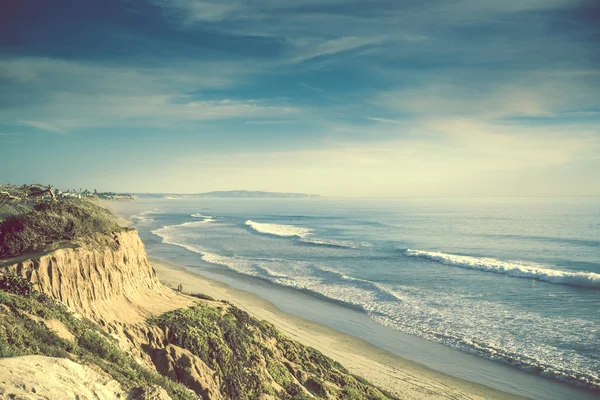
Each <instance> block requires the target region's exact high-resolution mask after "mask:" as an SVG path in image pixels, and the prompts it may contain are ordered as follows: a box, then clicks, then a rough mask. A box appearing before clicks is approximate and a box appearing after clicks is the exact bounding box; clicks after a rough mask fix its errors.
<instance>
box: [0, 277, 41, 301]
mask: <svg viewBox="0 0 600 400" xmlns="http://www.w3.org/2000/svg"><path fill="white" fill-rule="evenodd" d="M0 290H3V291H5V292H8V293H13V294H18V295H20V296H31V295H33V294H34V293H36V291H35V290H34V289H33V284H32V283H31V282H29V281H26V280H25V279H23V278H21V277H20V276H19V275H16V274H6V275H0Z"/></svg>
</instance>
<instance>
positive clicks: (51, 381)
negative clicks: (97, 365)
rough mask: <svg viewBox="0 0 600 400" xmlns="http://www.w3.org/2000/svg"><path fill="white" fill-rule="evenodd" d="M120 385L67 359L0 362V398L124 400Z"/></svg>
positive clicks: (35, 358)
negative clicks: (119, 399) (118, 399)
mask: <svg viewBox="0 0 600 400" xmlns="http://www.w3.org/2000/svg"><path fill="white" fill-rule="evenodd" d="M125 397H126V393H125V392H124V391H123V390H122V389H121V385H120V384H119V383H118V382H117V381H115V380H113V379H112V378H111V377H110V376H108V375H106V374H105V373H103V372H102V371H96V370H94V369H92V368H91V367H88V366H85V365H81V364H77V363H75V362H73V361H71V360H68V359H66V358H53V357H45V356H23V357H12V358H3V359H0V398H2V399H3V398H7V399H22V400H38V399H39V400H42V399H75V398H77V399H81V400H113V399H116V398H122V399H124V398H125Z"/></svg>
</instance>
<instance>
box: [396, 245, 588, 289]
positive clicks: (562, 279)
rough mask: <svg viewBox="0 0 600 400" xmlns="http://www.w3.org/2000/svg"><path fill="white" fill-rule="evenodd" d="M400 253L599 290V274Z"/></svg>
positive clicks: (437, 254) (418, 252)
mask: <svg viewBox="0 0 600 400" xmlns="http://www.w3.org/2000/svg"><path fill="white" fill-rule="evenodd" d="M404 255H406V256H409V257H420V258H426V259H429V260H432V261H437V262H439V263H441V264H444V265H449V266H452V267H460V268H467V269H473V270H479V271H485V272H494V273H496V274H503V275H508V276H514V277H518V278H529V279H537V280H540V281H544V282H549V283H554V284H562V285H571V286H582V287H588V288H594V289H600V274H596V273H593V272H574V271H561V270H557V269H550V268H547V267H545V266H543V265H541V264H537V263H533V262H527V261H502V260H497V259H495V258H489V257H470V256H460V255H455V254H447V253H441V252H435V251H433V252H432V251H421V250H412V249H407V250H406V251H405V252H404Z"/></svg>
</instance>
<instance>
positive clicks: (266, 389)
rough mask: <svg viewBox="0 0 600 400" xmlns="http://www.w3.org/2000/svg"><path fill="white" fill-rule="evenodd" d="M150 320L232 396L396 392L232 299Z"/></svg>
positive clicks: (377, 396)
mask: <svg viewBox="0 0 600 400" xmlns="http://www.w3.org/2000/svg"><path fill="white" fill-rule="evenodd" d="M149 323H150V324H154V325H157V326H159V327H160V328H161V329H162V330H163V331H165V332H168V336H167V340H168V342H169V344H175V345H177V346H180V347H183V348H185V349H187V350H189V351H191V352H192V353H193V354H194V355H196V356H198V357H199V358H200V359H201V360H202V361H203V362H204V363H205V364H206V365H208V366H209V367H210V368H211V369H212V370H214V371H215V372H216V375H217V376H218V380H219V381H220V382H221V385H220V388H219V389H220V392H221V394H222V395H224V396H225V397H226V398H231V399H253V398H258V397H259V396H260V395H261V394H269V395H271V396H275V397H277V398H283V399H295V400H300V399H310V398H324V399H328V398H334V399H356V400H359V399H361V400H363V399H364V400H367V399H368V400H384V399H388V398H393V397H392V396H391V395H386V394H384V393H383V392H382V391H381V390H379V389H377V388H375V387H373V386H372V385H371V384H369V383H368V382H366V381H364V380H360V379H357V378H356V377H354V376H352V375H351V374H349V372H348V371H347V370H346V369H345V368H344V367H343V366H342V365H340V364H339V363H338V362H336V361H334V360H332V359H330V358H329V357H326V356H325V355H323V354H322V353H320V352H319V351H317V350H315V349H313V348H310V347H307V346H304V345H302V344H300V343H298V342H296V341H294V340H291V339H289V338H287V337H285V336H284V335H282V334H281V333H280V332H279V331H278V330H277V329H276V328H275V327H274V326H273V325H271V324H270V323H268V322H266V321H258V320H257V319H255V318H252V317H251V316H250V315H248V313H246V312H245V311H242V310H240V309H238V308H236V307H235V306H233V305H230V304H219V305H218V306H214V305H210V304H206V303H202V302H199V303H198V304H197V305H196V306H194V307H190V308H187V309H179V310H175V311H172V312H168V313H166V314H163V315H161V316H159V317H156V318H153V319H151V320H150V321H149ZM265 366H266V368H265Z"/></svg>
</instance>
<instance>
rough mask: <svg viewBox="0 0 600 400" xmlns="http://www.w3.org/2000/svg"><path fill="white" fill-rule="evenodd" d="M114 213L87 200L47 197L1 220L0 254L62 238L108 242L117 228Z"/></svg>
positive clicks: (24, 250) (39, 247) (27, 249)
mask: <svg viewBox="0 0 600 400" xmlns="http://www.w3.org/2000/svg"><path fill="white" fill-rule="evenodd" d="M118 229H119V226H118V224H117V223H116V222H115V218H114V217H113V215H112V214H111V213H110V212H109V211H108V210H106V209H104V208H102V207H100V206H98V205H96V204H94V203H92V202H90V201H81V200H80V201H75V200H61V201H47V202H43V203H39V204H37V205H36V206H35V207H34V209H33V210H32V211H30V212H28V213H25V214H20V215H15V216H11V217H8V218H7V219H6V220H4V221H2V222H1V223H0V257H14V256H17V255H20V254H23V253H27V252H33V251H40V250H42V249H44V248H45V247H46V246H48V245H50V244H53V243H57V242H61V241H83V242H85V243H103V244H108V243H110V241H109V240H107V237H110V235H111V233H112V232H114V231H116V230H118Z"/></svg>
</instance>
